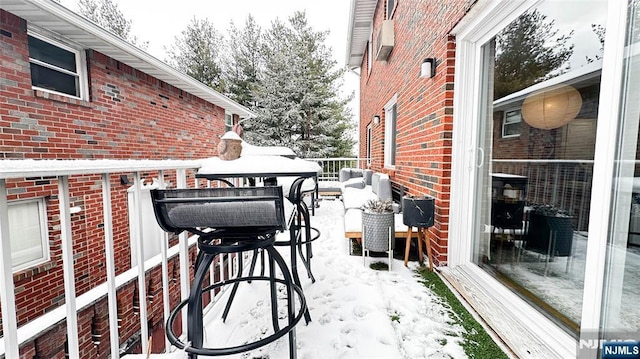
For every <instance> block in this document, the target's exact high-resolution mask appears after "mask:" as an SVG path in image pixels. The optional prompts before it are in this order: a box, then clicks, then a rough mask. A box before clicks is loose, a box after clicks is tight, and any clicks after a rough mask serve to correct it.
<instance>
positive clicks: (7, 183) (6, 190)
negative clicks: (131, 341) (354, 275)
mask: <svg viewBox="0 0 640 359" xmlns="http://www.w3.org/2000/svg"><path fill="white" fill-rule="evenodd" d="M199 166H200V164H199V163H198V162H196V161H176V160H166V161H146V160H4V161H2V166H1V167H0V259H1V264H0V304H1V305H2V307H1V308H2V329H3V338H2V340H0V355H3V354H4V356H5V357H7V358H18V357H19V348H20V346H21V345H22V344H25V343H28V342H31V341H33V340H34V339H35V338H37V337H38V336H40V335H42V334H43V333H45V332H46V331H47V330H48V329H49V328H51V327H52V326H54V325H56V324H58V323H61V322H63V321H65V320H66V327H67V347H68V357H70V358H80V343H79V337H80V336H81V335H83V334H84V333H79V325H78V313H80V311H81V310H83V309H84V308H86V307H88V306H90V305H91V304H93V303H95V302H96V301H97V300H98V299H100V298H103V297H105V296H106V297H107V300H108V312H109V330H110V332H109V335H110V343H111V346H110V350H111V357H112V358H117V357H119V356H120V353H119V352H120V341H119V333H118V307H117V306H118V299H117V297H116V294H117V290H118V289H119V288H121V287H122V286H123V285H124V284H125V283H128V282H131V281H133V280H136V279H137V281H138V286H137V287H138V293H137V298H138V307H139V313H138V314H139V322H140V341H141V348H142V352H143V353H146V351H147V350H148V344H149V343H148V340H149V332H148V330H149V328H148V323H147V320H148V313H147V300H140V298H152V297H153V296H154V295H155V293H146V291H147V285H146V277H148V276H149V274H147V273H148V272H149V271H150V270H151V269H152V268H154V267H158V266H161V273H162V287H163V290H162V296H163V298H162V300H163V303H164V304H163V313H164V320H163V323H164V322H166V318H167V317H168V315H169V310H170V308H169V281H170V280H174V279H175V276H173V278H174V279H170V277H169V273H168V265H167V263H168V261H169V260H170V258H172V257H175V256H176V255H177V256H178V257H179V263H180V264H179V268H180V274H179V277H180V297H181V298H182V300H184V299H185V298H187V297H188V294H189V283H190V273H189V268H190V265H189V260H190V258H189V248H190V247H191V246H192V245H193V244H194V243H195V241H194V238H187V235H186V233H184V232H183V233H182V234H181V235H180V236H179V237H178V244H177V245H175V246H173V247H171V248H169V247H168V236H167V234H166V233H162V234H161V238H160V239H159V240H160V241H161V243H162V245H161V252H160V254H159V255H157V256H154V257H152V258H150V259H148V260H145V256H144V241H143V240H142V237H143V236H142V233H140V232H141V231H142V226H137V228H138V233H133V237H134V241H133V243H134V244H135V247H136V251H135V255H136V256H137V261H136V262H137V263H144V266H134V267H133V268H131V269H130V270H127V271H125V272H123V273H121V274H119V275H117V276H116V274H115V272H116V267H115V256H116V253H114V251H115V246H114V218H113V208H112V198H113V197H112V193H111V188H112V187H113V184H112V183H113V181H114V176H115V177H116V178H117V177H118V175H121V176H123V177H124V178H123V179H121V180H123V181H125V182H126V180H127V176H126V174H131V173H133V177H134V181H135V184H139V183H142V182H141V181H142V179H141V178H142V176H143V175H144V176H147V175H149V174H150V173H152V174H157V175H158V178H159V181H160V184H161V186H164V179H165V177H167V178H171V179H175V184H176V186H177V188H187V171H193V170H194V169H197V168H198V167H199ZM165 172H167V173H165ZM75 176H95V177H96V178H98V177H99V178H101V180H100V181H97V182H99V184H100V187H101V189H102V191H101V202H102V210H101V211H100V209H98V210H95V211H94V210H92V211H88V210H87V208H86V206H85V208H84V214H85V216H91V215H92V213H99V215H100V216H102V217H101V218H99V219H98V222H102V223H103V231H104V246H105V258H104V263H105V264H106V266H105V268H106V280H105V281H104V282H103V283H100V284H97V285H95V286H94V287H93V288H92V289H90V290H87V291H85V292H84V293H82V294H81V295H80V296H77V295H76V285H77V280H78V278H76V275H75V271H76V270H77V268H75V267H74V253H73V248H74V247H73V245H74V242H73V238H77V233H74V232H73V231H74V230H73V227H72V223H71V209H70V208H71V207H72V204H71V202H72V201H73V200H74V198H72V195H71V193H75V192H74V191H75V190H76V189H75V187H74V186H80V185H84V184H83V183H81V181H78V180H77V178H76V177H75ZM34 178H36V179H37V178H46V179H47V180H49V182H50V183H53V184H55V183H57V192H56V190H55V188H54V187H51V188H50V192H52V193H49V195H51V197H53V198H55V197H56V196H57V199H58V208H57V209H58V211H59V231H60V241H61V248H62V256H61V262H62V263H61V265H62V269H63V282H64V297H65V304H64V306H60V307H58V308H56V309H53V310H51V311H48V312H47V313H46V314H44V315H42V316H40V317H38V318H36V319H34V320H30V321H28V322H27V323H26V324H24V325H22V326H20V327H18V318H17V314H16V313H17V308H16V292H15V286H14V279H13V275H14V273H13V265H12V259H11V241H10V240H9V215H8V205H9V203H10V202H9V199H15V198H13V197H20V198H22V197H24V196H29V191H33V188H29V189H28V188H27V187H29V185H28V184H27V183H31V182H32V181H33V179H34ZM70 178H71V179H72V181H70ZM80 178H82V177H80ZM29 181H31V182H29ZM70 183H71V184H70ZM92 184H93V183H92ZM21 185H23V186H24V188H20V186H21ZM197 185H198V181H197V180H194V183H193V185H192V187H197ZM140 188H141V186H138V185H135V190H134V197H135V198H136V200H135V201H134V203H137V204H138V205H140V203H141V201H140V200H139V199H140V191H141V189H140ZM16 189H18V190H16ZM94 190H95V191H97V192H99V188H94ZM45 192H46V191H45ZM16 193H19V195H16ZM38 195H40V196H41V194H35V196H38ZM31 196H33V195H31ZM86 205H90V204H86ZM134 211H135V210H134ZM137 212H138V214H139V216H138V218H137V221H141V218H142V217H141V215H142V214H141V210H140V207H138V209H137ZM133 218H134V222H135V221H136V220H135V216H133ZM87 220H90V218H88V219H87ZM94 220H95V218H94ZM245 260H246V258H245ZM233 262H235V259H234V260H228V261H227V263H228V264H227V266H228V268H223V266H224V264H223V263H224V261H219V265H217V266H212V269H211V273H210V274H211V278H212V279H211V280H212V281H213V280H214V278H219V279H220V280H224V279H225V277H226V278H228V277H230V276H234V275H235V272H236V271H237V268H238V267H237V262H236V263H233ZM232 263H233V264H232ZM174 269H175V268H174ZM216 271H218V273H215V272H216ZM225 273H226V274H225ZM212 302H213V300H212ZM69 313H75V315H72V314H69ZM185 316H186V313H185V311H183V318H182V323H186V317H185ZM185 332H186V329H185V330H183V335H185V334H186V333H185ZM165 344H166V345H165V348H169V345H168V342H166V341H165Z"/></svg>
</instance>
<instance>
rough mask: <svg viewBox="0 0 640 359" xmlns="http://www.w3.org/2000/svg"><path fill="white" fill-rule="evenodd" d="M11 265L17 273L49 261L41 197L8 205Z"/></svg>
mask: <svg viewBox="0 0 640 359" xmlns="http://www.w3.org/2000/svg"><path fill="white" fill-rule="evenodd" d="M8 215H9V240H10V241H11V262H12V265H13V271H14V272H17V271H20V270H23V269H26V268H30V267H33V266H36V265H38V264H41V263H43V262H46V261H48V260H49V235H48V232H47V216H46V211H45V201H44V198H37V199H31V200H25V201H16V202H9V206H8Z"/></svg>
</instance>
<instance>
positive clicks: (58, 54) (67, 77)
mask: <svg viewBox="0 0 640 359" xmlns="http://www.w3.org/2000/svg"><path fill="white" fill-rule="evenodd" d="M29 63H30V67H31V85H32V86H33V89H35V90H42V91H47V92H52V93H56V94H60V95H64V96H70V97H74V98H78V99H82V100H86V99H87V97H88V96H87V92H88V91H87V88H88V86H87V76H86V73H87V71H86V65H85V58H84V52H82V51H81V50H78V49H74V48H72V47H70V46H67V45H65V44H62V43H60V42H58V41H55V40H52V39H50V38H47V37H45V36H43V35H40V34H36V33H32V32H29Z"/></svg>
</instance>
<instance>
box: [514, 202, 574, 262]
mask: <svg viewBox="0 0 640 359" xmlns="http://www.w3.org/2000/svg"><path fill="white" fill-rule="evenodd" d="M572 224H573V218H572V217H558V216H548V215H543V214H539V213H535V212H532V213H530V215H529V228H528V231H527V240H526V244H525V248H526V249H528V250H533V251H535V252H538V253H543V254H547V255H550V256H552V257H564V256H570V255H571V247H572V245H573V228H572ZM552 236H553V239H554V243H551V245H550V243H549V241H550V240H551V238H552ZM549 251H551V253H549Z"/></svg>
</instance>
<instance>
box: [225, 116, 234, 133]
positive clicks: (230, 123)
mask: <svg viewBox="0 0 640 359" xmlns="http://www.w3.org/2000/svg"><path fill="white" fill-rule="evenodd" d="M232 128H233V115H232V114H230V113H229V112H225V114H224V130H225V131H231V129H232Z"/></svg>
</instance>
